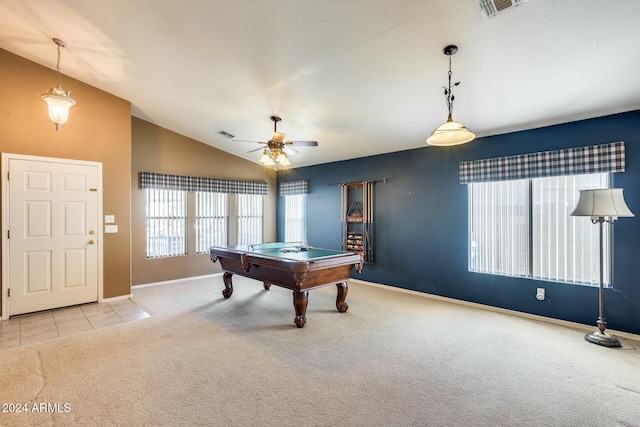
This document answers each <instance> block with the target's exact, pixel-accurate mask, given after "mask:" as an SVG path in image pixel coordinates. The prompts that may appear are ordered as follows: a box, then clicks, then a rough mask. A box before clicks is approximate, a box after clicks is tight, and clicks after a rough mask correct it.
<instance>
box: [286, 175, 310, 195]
mask: <svg viewBox="0 0 640 427" xmlns="http://www.w3.org/2000/svg"><path fill="white" fill-rule="evenodd" d="M308 192H309V181H307V180H306V179H303V180H301V181H289V182H281V183H280V195H281V196H297V195H298V194H307V193H308Z"/></svg>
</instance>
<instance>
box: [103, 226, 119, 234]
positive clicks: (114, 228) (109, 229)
mask: <svg viewBox="0 0 640 427" xmlns="http://www.w3.org/2000/svg"><path fill="white" fill-rule="evenodd" d="M104 232H105V233H117V232H118V226H117V225H105V226H104Z"/></svg>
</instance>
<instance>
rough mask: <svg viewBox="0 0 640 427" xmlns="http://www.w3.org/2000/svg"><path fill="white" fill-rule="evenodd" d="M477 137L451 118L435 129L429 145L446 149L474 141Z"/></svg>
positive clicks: (428, 139) (429, 139)
mask: <svg viewBox="0 0 640 427" xmlns="http://www.w3.org/2000/svg"><path fill="white" fill-rule="evenodd" d="M475 137H476V135H475V134H474V133H473V132H471V130H470V129H469V128H467V127H466V126H465V125H463V124H462V123H458V122H456V121H454V120H453V119H452V118H451V117H449V119H448V120H447V121H446V122H444V123H442V124H441V125H440V126H438V127H437V128H435V129H434V130H433V132H431V136H430V137H429V138H427V143H428V144H429V145H435V146H441V147H446V146H449V145H460V144H465V143H467V142H470V141H473V140H474V139H475Z"/></svg>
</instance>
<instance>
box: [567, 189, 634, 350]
mask: <svg viewBox="0 0 640 427" xmlns="http://www.w3.org/2000/svg"><path fill="white" fill-rule="evenodd" d="M571 215H572V216H588V217H591V222H592V223H593V224H598V225H599V227H600V293H599V299H598V302H599V309H600V311H599V315H598V320H597V322H596V325H598V329H599V331H596V332H591V333H588V334H587V335H585V336H584V339H585V340H587V341H589V342H590V343H593V344H598V345H603V346H605V347H620V341H618V339H617V338H616V337H614V336H613V335H609V334H607V333H605V332H604V330H605V329H606V328H607V321H606V320H605V319H604V285H603V270H604V264H603V254H602V227H603V225H604V223H605V222H608V223H609V224H613V223H614V222H615V221H616V220H617V219H618V217H629V216H634V215H633V212H631V210H629V207H628V206H627V204H626V203H625V202H624V197H623V195H622V188H604V189H599V190H580V200H578V205H577V206H576V208H575V209H574V210H573V212H571Z"/></svg>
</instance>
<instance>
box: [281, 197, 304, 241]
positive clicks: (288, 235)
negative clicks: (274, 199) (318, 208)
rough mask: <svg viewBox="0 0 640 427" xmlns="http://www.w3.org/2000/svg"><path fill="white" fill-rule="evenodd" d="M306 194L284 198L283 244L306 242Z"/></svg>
mask: <svg viewBox="0 0 640 427" xmlns="http://www.w3.org/2000/svg"><path fill="white" fill-rule="evenodd" d="M306 202H307V197H306V194H297V195H295V196H284V203H285V206H284V240H285V242H301V243H303V244H306V242H307V229H306V216H307V213H306Z"/></svg>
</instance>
